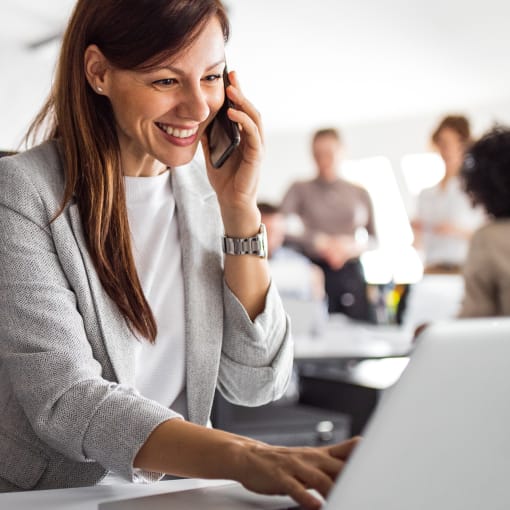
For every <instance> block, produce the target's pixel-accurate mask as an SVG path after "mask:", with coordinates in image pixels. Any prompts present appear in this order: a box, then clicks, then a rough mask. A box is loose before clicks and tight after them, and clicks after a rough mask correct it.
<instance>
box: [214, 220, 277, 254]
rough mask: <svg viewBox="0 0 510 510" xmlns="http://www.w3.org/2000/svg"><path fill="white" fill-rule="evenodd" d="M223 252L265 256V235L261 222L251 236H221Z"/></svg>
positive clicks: (264, 228)
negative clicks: (255, 232) (256, 231)
mask: <svg viewBox="0 0 510 510" xmlns="http://www.w3.org/2000/svg"><path fill="white" fill-rule="evenodd" d="M223 253H226V254H227V255H256V256H257V257H261V258H264V257H266V256H267V235H266V227H265V225H264V224H263V223H261V225H260V230H259V232H258V234H257V235H255V236H253V237H228V236H223Z"/></svg>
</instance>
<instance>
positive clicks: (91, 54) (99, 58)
mask: <svg viewBox="0 0 510 510" xmlns="http://www.w3.org/2000/svg"><path fill="white" fill-rule="evenodd" d="M83 61H84V62H83V63H84V66H85V75H86V77H87V81H88V82H89V85H90V86H91V87H92V89H93V90H94V92H96V93H97V94H101V95H108V88H107V80H106V74H107V72H108V68H109V66H108V60H107V59H106V57H105V56H104V55H103V53H102V52H101V50H100V49H99V48H98V47H97V46H96V45H95V44H91V45H90V46H88V47H87V48H86V49H85V55H84V58H83Z"/></svg>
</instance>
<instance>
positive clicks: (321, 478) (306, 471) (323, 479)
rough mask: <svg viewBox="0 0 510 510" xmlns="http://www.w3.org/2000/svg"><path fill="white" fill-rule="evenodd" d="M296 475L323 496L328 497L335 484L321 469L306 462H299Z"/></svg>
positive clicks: (305, 484) (306, 485)
mask: <svg viewBox="0 0 510 510" xmlns="http://www.w3.org/2000/svg"><path fill="white" fill-rule="evenodd" d="M295 477H296V478H297V479H298V480H300V481H301V482H302V484H303V485H304V486H305V487H309V488H312V489H315V490H316V491H317V492H318V493H319V494H320V495H321V496H322V497H323V498H327V496H328V494H329V491H330V489H331V487H332V485H333V480H332V479H331V478H330V477H329V476H328V475H327V474H326V473H324V472H323V471H322V470H321V469H319V468H318V467H315V466H311V465H309V464H308V463H305V462H297V463H296V466H295Z"/></svg>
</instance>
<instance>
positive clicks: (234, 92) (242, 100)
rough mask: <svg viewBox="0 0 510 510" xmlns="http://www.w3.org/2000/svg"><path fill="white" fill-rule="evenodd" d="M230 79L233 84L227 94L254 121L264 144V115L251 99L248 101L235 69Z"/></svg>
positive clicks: (230, 74)
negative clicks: (262, 115)
mask: <svg viewBox="0 0 510 510" xmlns="http://www.w3.org/2000/svg"><path fill="white" fill-rule="evenodd" d="M229 79H230V83H231V85H230V86H229V87H228V88H227V96H228V97H229V99H230V100H231V101H233V102H234V104H235V105H236V108H237V109H239V110H241V111H243V112H245V113H246V114H247V115H248V117H249V118H250V119H251V120H252V121H253V123H254V124H255V126H256V128H257V131H258V134H259V137H260V140H261V143H262V144H263V143H264V133H263V129H262V117H261V115H260V113H259V111H258V110H257V109H256V108H255V107H254V106H253V104H252V103H251V102H250V101H248V99H246V97H245V95H244V94H243V92H242V90H241V87H240V85H239V80H238V78H237V73H236V72H235V71H231V72H230V73H229ZM243 127H244V126H243Z"/></svg>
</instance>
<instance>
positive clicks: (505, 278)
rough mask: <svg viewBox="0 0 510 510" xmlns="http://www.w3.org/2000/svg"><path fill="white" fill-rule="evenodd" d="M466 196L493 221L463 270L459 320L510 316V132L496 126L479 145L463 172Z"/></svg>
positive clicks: (481, 232)
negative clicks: (462, 298)
mask: <svg viewBox="0 0 510 510" xmlns="http://www.w3.org/2000/svg"><path fill="white" fill-rule="evenodd" d="M462 178H463V179H464V183H465V188H466V191H467V193H468V194H469V195H470V197H471V198H472V199H473V201H474V203H476V204H479V205H481V206H483V208H484V209H485V211H486V212H487V215H488V219H489V221H488V222H487V224H486V225H484V226H483V227H481V228H480V229H479V230H477V231H476V232H475V234H474V235H473V237H472V239H471V243H470V246H469V252H468V256H467V259H466V263H465V265H464V269H463V275H464V281H465V295H464V300H463V303H462V308H461V311H460V314H459V315H460V317H494V316H504V315H505V316H508V315H510V129H509V128H507V127H496V128H494V129H492V130H491V131H489V132H488V133H486V134H485V135H484V136H483V137H482V138H481V139H480V140H479V141H478V142H476V143H475V144H474V145H473V146H472V147H471V148H470V149H469V152H468V153H467V155H466V158H465V161H464V166H463V168H462Z"/></svg>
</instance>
